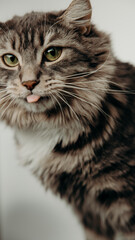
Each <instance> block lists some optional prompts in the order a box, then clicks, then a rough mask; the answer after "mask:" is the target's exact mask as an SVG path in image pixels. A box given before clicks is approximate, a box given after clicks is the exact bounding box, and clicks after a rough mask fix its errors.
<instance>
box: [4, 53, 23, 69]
mask: <svg viewBox="0 0 135 240" xmlns="http://www.w3.org/2000/svg"><path fill="white" fill-rule="evenodd" d="M2 58H3V62H4V63H5V65H6V66H8V67H16V66H17V65H18V64H19V60H18V58H17V57H16V56H15V55H13V54H10V53H8V54H5V55H3V57H2Z"/></svg>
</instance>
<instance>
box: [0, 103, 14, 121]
mask: <svg viewBox="0 0 135 240" xmlns="http://www.w3.org/2000/svg"><path fill="white" fill-rule="evenodd" d="M14 101H15V99H12V101H11V102H10V103H9V104H8V106H7V107H6V108H5V109H4V112H2V117H3V116H4V114H5V112H6V111H7V110H8V109H9V107H10V106H11V105H12V103H13V102H14Z"/></svg>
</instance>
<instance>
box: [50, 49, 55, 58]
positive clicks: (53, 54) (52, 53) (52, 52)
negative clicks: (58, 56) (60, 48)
mask: <svg viewBox="0 0 135 240" xmlns="http://www.w3.org/2000/svg"><path fill="white" fill-rule="evenodd" d="M50 53H51V55H52V56H53V57H55V50H54V49H52V50H51V51H50Z"/></svg>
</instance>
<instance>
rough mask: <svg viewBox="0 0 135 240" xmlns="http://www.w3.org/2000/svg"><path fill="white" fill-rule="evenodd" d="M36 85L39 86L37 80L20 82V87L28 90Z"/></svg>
mask: <svg viewBox="0 0 135 240" xmlns="http://www.w3.org/2000/svg"><path fill="white" fill-rule="evenodd" d="M37 84H39V81H37V80H29V81H24V82H22V85H23V86H24V87H26V88H27V89H28V90H33V89H34V87H35V86H36V85H37Z"/></svg>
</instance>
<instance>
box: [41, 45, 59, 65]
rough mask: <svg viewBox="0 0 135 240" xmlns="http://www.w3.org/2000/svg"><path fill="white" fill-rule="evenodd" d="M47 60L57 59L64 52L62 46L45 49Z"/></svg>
mask: <svg viewBox="0 0 135 240" xmlns="http://www.w3.org/2000/svg"><path fill="white" fill-rule="evenodd" d="M44 54H45V57H46V60H47V61H49V62H53V61H56V60H57V59H58V58H59V57H60V56H61V54H62V48H60V47H51V48H48V49H47V50H46V51H45V53H44Z"/></svg>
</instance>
